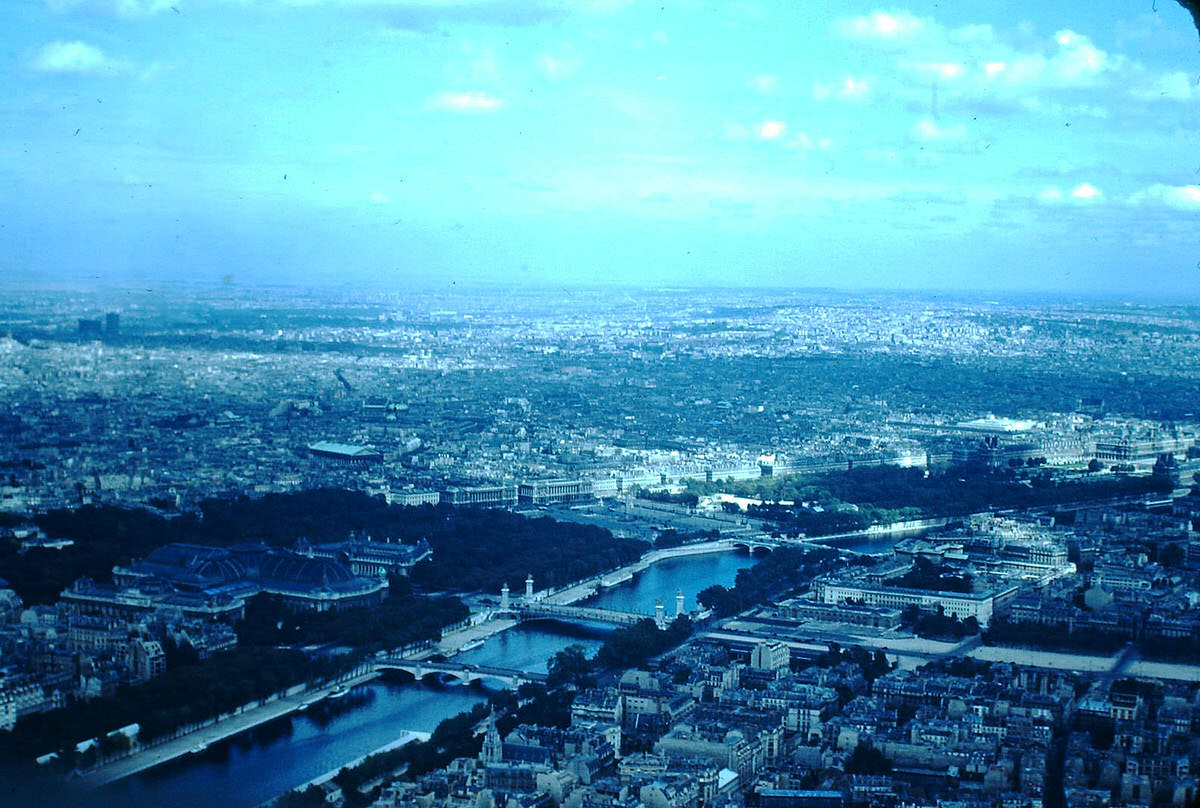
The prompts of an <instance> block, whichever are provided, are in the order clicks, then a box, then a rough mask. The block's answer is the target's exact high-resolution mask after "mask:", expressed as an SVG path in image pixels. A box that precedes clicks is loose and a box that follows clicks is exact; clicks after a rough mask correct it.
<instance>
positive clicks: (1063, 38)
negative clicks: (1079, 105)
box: [1050, 30, 1112, 86]
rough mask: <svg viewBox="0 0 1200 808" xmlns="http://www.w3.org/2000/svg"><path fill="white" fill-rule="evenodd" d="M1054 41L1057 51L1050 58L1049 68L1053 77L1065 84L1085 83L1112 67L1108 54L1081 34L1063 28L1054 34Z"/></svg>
mask: <svg viewBox="0 0 1200 808" xmlns="http://www.w3.org/2000/svg"><path fill="white" fill-rule="evenodd" d="M1054 41H1056V42H1057V43H1058V44H1059V51H1058V53H1057V54H1055V56H1054V58H1053V59H1051V62H1050V68H1051V70H1052V71H1053V76H1054V78H1055V79H1057V80H1058V81H1059V82H1061V83H1063V84H1065V85H1068V86H1075V85H1078V84H1080V83H1086V82H1088V81H1090V80H1092V79H1094V78H1095V77H1096V76H1098V75H1099V74H1101V73H1103V72H1104V71H1106V70H1109V69H1111V68H1112V64H1111V62H1110V60H1109V58H1108V54H1107V53H1105V52H1104V51H1102V50H1100V49H1099V48H1097V47H1096V46H1095V45H1093V44H1092V41H1091V40H1090V39H1088V38H1087V37H1086V36H1083V35H1082V34H1077V33H1075V32H1074V31H1070V30H1063V31H1059V32H1058V33H1057V34H1055V35H1054Z"/></svg>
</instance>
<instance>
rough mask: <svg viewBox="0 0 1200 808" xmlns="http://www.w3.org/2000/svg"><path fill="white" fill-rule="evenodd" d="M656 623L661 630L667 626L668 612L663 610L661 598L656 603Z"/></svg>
mask: <svg viewBox="0 0 1200 808" xmlns="http://www.w3.org/2000/svg"><path fill="white" fill-rule="evenodd" d="M654 622H655V623H656V624H657V625H658V627H659V628H662V627H663V626H665V625H666V624H667V615H666V610H665V609H664V608H663V602H662V598H659V599H658V600H656V601H655V602H654Z"/></svg>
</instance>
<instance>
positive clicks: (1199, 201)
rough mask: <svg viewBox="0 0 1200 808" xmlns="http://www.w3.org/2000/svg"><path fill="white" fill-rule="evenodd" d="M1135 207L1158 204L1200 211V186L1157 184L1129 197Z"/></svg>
mask: <svg viewBox="0 0 1200 808" xmlns="http://www.w3.org/2000/svg"><path fill="white" fill-rule="evenodd" d="M1129 201H1130V202H1131V203H1133V204H1135V205H1142V204H1158V205H1166V206H1167V207H1171V208H1176V209H1177V210H1200V185H1163V184H1162V183H1155V184H1154V185H1151V186H1150V187H1149V188H1146V189H1144V190H1141V191H1138V192H1137V193H1135V194H1133V195H1132V196H1131V197H1129Z"/></svg>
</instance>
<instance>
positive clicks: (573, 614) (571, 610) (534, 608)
mask: <svg viewBox="0 0 1200 808" xmlns="http://www.w3.org/2000/svg"><path fill="white" fill-rule="evenodd" d="M516 611H517V614H519V615H520V616H521V617H522V618H523V619H536V618H539V617H550V618H557V619H561V620H591V621H594V622H597V623H610V624H612V625H616V626H632V625H634V624H635V623H637V622H639V621H642V620H647V619H651V620H652V619H653V618H652V617H651V616H650V615H648V614H638V613H637V612H619V611H616V610H613V609H596V608H593V607H590V606H569V605H567V604H565V603H547V602H545V601H534V602H533V603H525V604H521V605H519V606H518V607H517V610H516Z"/></svg>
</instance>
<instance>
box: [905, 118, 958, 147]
mask: <svg viewBox="0 0 1200 808" xmlns="http://www.w3.org/2000/svg"><path fill="white" fill-rule="evenodd" d="M909 134H910V135H912V137H913V138H914V139H916V140H921V141H926V142H929V141H938V140H962V139H964V138H965V137H966V136H967V127H966V126H964V125H963V124H961V123H958V124H954V125H953V126H942V125H941V124H939V123H938V122H937V121H935V120H934V119H933V118H931V117H929V116H928V115H926V116H925V117H923V118H921V120H919V121H917V122H916V123H915V124H913V128H912V129H911V130H910V132H909Z"/></svg>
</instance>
